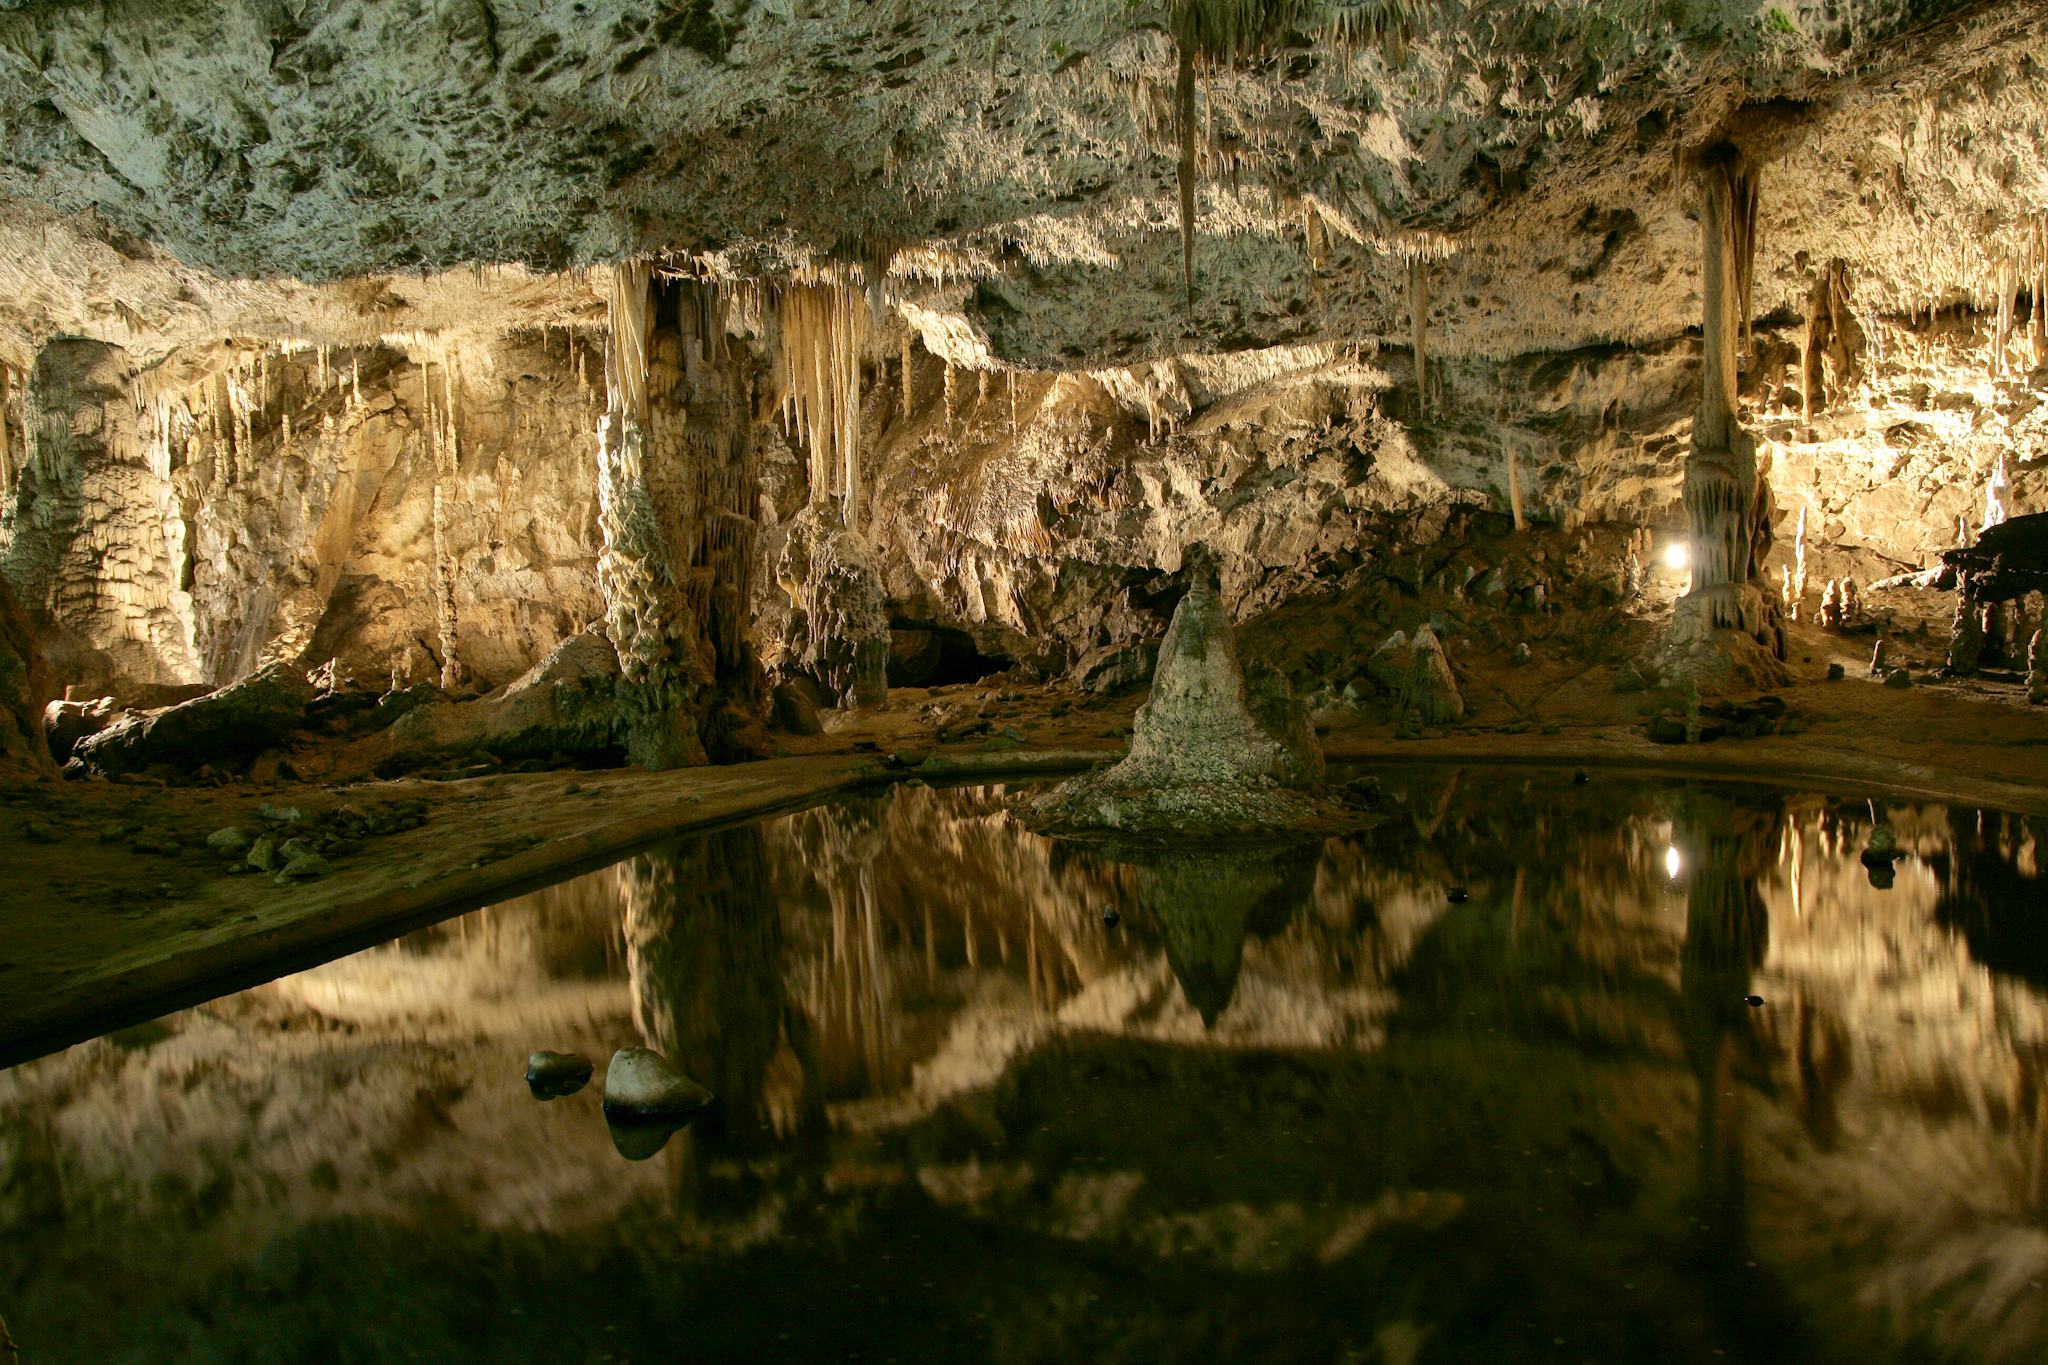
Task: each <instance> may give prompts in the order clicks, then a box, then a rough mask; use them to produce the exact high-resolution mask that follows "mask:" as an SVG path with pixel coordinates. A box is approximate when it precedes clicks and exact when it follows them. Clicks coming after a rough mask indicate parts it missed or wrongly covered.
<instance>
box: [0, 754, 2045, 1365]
mask: <svg viewBox="0 0 2048 1365" xmlns="http://www.w3.org/2000/svg"><path fill="white" fill-rule="evenodd" d="M1385 780H1386V785H1387V800H1386V806H1385V810H1384V812H1383V816H1384V818H1383V819H1382V820H1381V821H1380V823H1379V824H1378V825H1377V826H1376V827H1374V828H1372V829H1368V830H1365V831H1363V832H1361V833H1359V834H1356V835H1354V836H1347V837H1345V838H1341V839H1333V840H1329V841H1327V842H1324V843H1320V844H1308V845H1291V846H1290V845H1276V846H1272V847H1266V848H1199V849H1190V848H1179V849H1173V848H1129V847H1123V848H1101V847H1092V846H1080V845H1070V844H1054V843H1052V842H1050V841H1047V840H1044V839H1040V838H1037V837H1035V836H1032V835H1029V834H1027V833H1024V832H1022V831H1020V830H1019V829H1018V828H1017V827H1016V826H1015V825H1014V824H1013V823H1012V822H1011V821H1010V820H1009V818H1008V817H1007V815H1006V813H1005V809H1004V801H1003V795H1002V793H1000V792H999V791H993V790H987V789H970V790H961V791H952V792H934V791H930V790H924V789H914V788H905V789H898V790H896V791H894V792H889V793H883V794H879V795H868V796H862V797H859V798H857V799H853V800H849V801H845V802H841V803H838V804H835V805H831V806H825V807H820V808H817V809H814V810H810V811H805V812H801V813H799V814H796V815H793V816H789V817H785V818H782V819H778V820H773V821H769V822H765V823H763V824H761V825H757V826H754V827H750V828H745V829H740V830H734V831H729V832H726V833H721V834H714V835H709V836H705V837H702V838H698V839H693V840H690V841H687V842H685V843H682V844H679V845H677V846H675V847H673V848H671V849H666V850H662V851H659V852H656V853H651V854H646V855H642V856H640V857H637V858H634V859H632V860H629V861H628V862H626V863H623V864H621V865H619V866H618V867H616V868H613V869H610V870H608V871H606V872H603V873H599V874H594V875H592V876H590V877H586V878H582V879H579V880H578V881H576V882H573V883H567V884H565V885H563V886H561V887H557V888H553V889H551V890H549V891H547V892H542V893H538V894H537V895H535V896H531V897H525V898H522V899H521V900H520V901H518V902H514V903H510V904H507V905H505V906H500V907H495V908H493V909H492V910H489V911H483V912H479V913H478V914H476V915H473V916H468V917H465V918H464V919H463V920H461V921H455V922H451V923H450V924H447V925H443V926H438V927H436V928H435V929H433V930H429V931H426V932H424V933H422V934H420V935H414V936H412V937H411V938H409V939H408V940H405V941H402V942H400V943H396V944H392V945H387V946H386V947H384V948H380V949H374V950H371V951H369V952H366V953H363V954H358V955H357V956H355V957H352V958H348V959H344V960H342V961H339V962H336V963H332V964H329V965H328V966H326V967H322V968H319V969H316V970H315V971H312V972H307V973H303V974H300V975H298V976H294V977H287V978H283V979H280V980H279V981H277V982H274V983H271V984H270V985H268V986H264V987H260V988H258V989H256V990H253V991H248V992H244V993H242V994H240V995H236V996H230V997H224V998H223V999H221V1000H218V1001H215V1002H213V1003H212V1004H210V1005H208V1006H205V1007H202V1008H200V1009H197V1010H192V1011H187V1012H185V1013H183V1014H180V1015H174V1016H169V1017H167V1018H166V1019H165V1020H163V1021H161V1023H160V1024H159V1025H158V1026H156V1027H155V1028H153V1029H152V1030H150V1031H149V1032H148V1033H147V1034H146V1035H142V1034H137V1035H135V1036H132V1037H127V1038H124V1039H121V1040H113V1039H108V1040H100V1041H97V1042H94V1043H90V1044H85V1045H82V1046H80V1047H78V1048H73V1049H71V1050H70V1051H68V1052H66V1053H63V1054H60V1055H58V1056H55V1057H51V1058H46V1059H43V1060H42V1061H39V1062H36V1063H32V1064H30V1065H28V1066H24V1067H20V1068H16V1069H15V1070H13V1071H10V1072H6V1073H0V1228H4V1229H5V1232H6V1236H5V1237H4V1238H0V1313H4V1314H5V1316H6V1318H7V1320H8V1321H9V1322H10V1324H12V1326H13V1329H14V1333H15V1336H16V1337H17V1339H19V1340H20V1341H21V1342H22V1344H23V1349H24V1352H25V1353H26V1355H25V1358H27V1359H30V1360H33V1361H46V1360H48V1361H56V1360H92V1361H106V1362H116V1361H129V1360H135V1361H140V1360H145V1359H147V1360H164V1359H208V1360H224V1361H233V1360H248V1361H301V1360H303V1361H316V1360H317V1361H386V1360H411V1359H433V1360H492V1361H580V1360H592V1361H597V1360H607V1359H609V1360H665V1359H671V1358H674V1357H675V1356H676V1355H677V1354H678V1353H686V1354H689V1355H691V1356H704V1357H710V1358H737V1357H746V1358H754V1359H783V1360H821V1359H852V1358H859V1359H885V1358H889V1357H895V1358H897V1359H903V1360H911V1359H990V1360H1002V1361H1040V1360H1044V1361H1051V1360H1066V1359H1071V1358H1074V1357H1076V1356H1087V1357H1089V1358H1106V1359H1110V1360H1124V1359H1129V1360H1146V1361H1156V1360H1160V1359H1216V1360H1239V1359H1245V1360H1280V1361H1291V1360H1303V1361H1329V1360H1361V1361H1386V1362H1415V1361H1439V1360H1440V1361H1465V1360H1475V1359H1486V1360H1489V1361H1493V1360H1499V1361H1510V1362H1512V1361H1555V1360H1574V1361H1576V1360H1610V1361H1636V1360H1659V1361H1694V1360H1697V1361H1702V1362H1705V1361H1716V1360H1725V1359H1740V1360H1747V1361H1752V1362H1756V1361H1780V1360H1782V1361H1832V1360H1842V1361H1859V1362H1860V1361H1889V1360H1899V1361H1906V1360H1956V1361H1962V1360H2000V1359H2024V1358H2037V1357H2038V1355H2039V1351H2038V1350H2037V1349H2036V1348H2038V1347H2039V1346H2041V1345H2042V1344H2043V1343H2044V1341H2048V1294H2044V1292H2043V1291H2042V1290H2041V1289H2040V1288H2039V1282H2041V1281H2043V1280H2044V1279H2048V1108H2044V1106H2048V1100H2044V1098H2043V1097H2044V1095H2048V1085H2044V1084H2043V1076H2042V1074H2041V1073H2042V1059H2043V1058H2044V1057H2048V1001H2044V999H2043V996H2042V993H2041V988H2042V984H2043V983H2042V980H2041V977H2040V975H2039V968H2040V964H2041V962H2042V961H2043V954H2044V952H2048V939H2044V935H2043V926H2042V924H2041V922H2040V919H2039V913H2038V906H2039V904H2040V895H2039V890H2040V882H2039V878H2040V865H2039V854H2040V847H2039V843H2038V840H2037V836H2036V832H2035V830H2034V829H2033V828H2032V827H2031V826H2030V825H2028V824H2026V823H2025V822H2022V821H2018V820H2014V819H2011V818H2009V817H2003V816H1998V815H1994V814H1983V815H1980V814H1978V813H1976V812H1951V811H1947V810H1943V809H1941V808H1938V807H1899V808H1894V809H1891V810H1889V811H1885V812H1878V811H1877V810H1875V809H1874V808H1872V807H1870V806H1869V805H1867V804H1866V803H1863V802H1859V801H1848V800H1839V799H1830V798H1823V797H1818V796H1805V795H1799V794H1790V795H1788V794H1784V793H1779V792H1773V791H1765V790H1750V789H1742V788H1732V787H1698V786H1694V787H1685V786H1669V785H1664V786H1659V785H1652V784H1648V783H1641V784H1637V783H1623V782H1615V783H1609V784H1605V785H1603V786H1601V787H1599V788H1597V789H1594V790H1584V789H1574V788H1572V787H1571V786H1570V785H1569V784H1567V783H1564V782H1561V781H1554V780H1552V779H1550V778H1548V777H1544V776H1540V775H1530V774H1515V775H1512V776H1485V775H1475V774H1470V773H1466V774H1459V773H1454V772H1448V771H1446V772H1429V771H1425V770H1419V769H1418V770H1408V771H1403V772H1400V773H1397V774H1390V775H1388V776H1387V777H1386V779H1385ZM1880 814H1882V816H1883V824H1884V828H1885V830H1886V834H1885V836H1884V838H1885V839H1886V840H1887V841H1890V842H1891V843H1895V845H1896V853H1895V855H1894V856H1892V857H1889V858H1888V859H1887V860H1886V870H1887V872H1888V873H1889V874H1890V876H1889V877H1888V878H1887V879H1886V880H1888V881H1889V882H1890V885H1888V886H1885V887H1882V888H1880V887H1879V886H1878V885H1876V884H1875V883H1874V880H1873V879H1872V878H1871V877H1870V876H1869V875H1868V869H1867V867H1866V866H1865V864H1864V862H1863V861H1862V855H1863V854H1864V852H1865V850H1866V849H1867V848H1869V847H1870V845H1871V842H1872V839H1873V834H1874V831H1875V830H1876V828H1877V826H1878V817H1879V815H1880ZM1452 888H1457V889H1459V890H1461V891H1462V892H1463V893H1464V895H1463V896H1462V897H1461V898H1460V899H1457V900H1455V901H1454V900H1453V898H1452V897H1451V896H1450V894H1449V892H1450V891H1451V889H1452ZM2030 898H2031V899H2030ZM1105 911H1114V912H1116V913H1115V914H1114V915H1110V916H1106V915H1105V914H1104V912H1105ZM544 1046H545V1047H567V1048H573V1049H576V1050H580V1051H583V1052H585V1053H586V1055H589V1056H591V1057H592V1058H593V1060H595V1061H596V1062H597V1064H598V1067H599V1070H600V1078H599V1080H597V1081H595V1082H593V1083H592V1085H591V1086H590V1087H589V1088H588V1089H586V1090H585V1091H583V1092H580V1093H579V1094H576V1095H572V1096H570V1097H568V1098H565V1099H559V1100H555V1101H553V1102H550V1103H547V1104H542V1103H538V1102H536V1101H535V1100H533V1099H532V1098H531V1097H530V1096H529V1095H528V1094H527V1092H526V1086H525V1085H524V1082H523V1078H522V1074H521V1068H522V1067H523V1064H524V1057H525V1055H526V1053H527V1052H528V1051H530V1050H531V1049H533V1048H535V1047H544ZM622 1046H646V1047H651V1048H654V1049H655V1050H657V1051H660V1052H661V1053H663V1054H664V1055H665V1056H667V1057H669V1058H670V1059H672V1060H673V1061H674V1062H675V1063H676V1064H677V1065H679V1066H680V1067H682V1068H683V1069H684V1070H686V1071H687V1072H688V1073H689V1074H690V1075H691V1076H692V1077H693V1078H695V1079H696V1080H698V1081H700V1082H702V1083H703V1084H704V1085H706V1086H708V1087H709V1088H710V1089H711V1090H712V1091H713V1092H714V1093H715V1094H716V1096H717V1101H716V1103H715V1104H714V1106H713V1107H712V1108H711V1109H710V1110H708V1111H707V1112H705V1113H704V1114H703V1115H702V1116H700V1117H699V1118H697V1119H696V1120H695V1121H694V1122H692V1123H691V1124H690V1125H688V1126H687V1127H684V1128H682V1129H681V1130H680V1131H679V1132H675V1133H673V1134H672V1135H671V1134H670V1133H667V1132H654V1133H649V1132H637V1133H629V1134H628V1135H627V1142H626V1146H628V1147H630V1148H631V1150H630V1151H626V1150H625V1148H619V1149H615V1147H614V1134H612V1133H611V1132H609V1131H607V1129H606V1127H605V1124H604V1122H603V1119H602V1117H601V1115H600V1112H599V1107H598V1095H599V1092H600V1091H601V1088H602V1080H601V1072H602V1068H603V1064H604V1061H605V1059H606V1058H607V1057H609V1055H610V1052H611V1050H612V1049H613V1048H616V1047H622ZM622 1152H624V1154H625V1155H627V1156H630V1157H632V1158H634V1159H633V1160H630V1161H629V1160H622V1159H621V1153H622ZM110 1302H111V1303H118V1304H119V1305H120V1308H121V1311H119V1312H109V1311H107V1305H108V1304H109V1303H110Z"/></svg>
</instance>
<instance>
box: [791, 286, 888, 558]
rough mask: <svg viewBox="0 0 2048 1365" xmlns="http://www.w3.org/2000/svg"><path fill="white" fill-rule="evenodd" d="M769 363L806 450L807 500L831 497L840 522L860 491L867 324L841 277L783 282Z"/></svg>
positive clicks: (861, 305)
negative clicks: (778, 331)
mask: <svg viewBox="0 0 2048 1365" xmlns="http://www.w3.org/2000/svg"><path fill="white" fill-rule="evenodd" d="M780 292H781V299H780V310H779V311H780V315H781V322H782V344H781V347H780V348H779V354H778V356H777V365H776V379H777V388H778V389H779V390H780V392H781V395H782V414H783V420H784V422H785V423H786V424H787V426H788V427H789V429H790V431H791V432H792V433H793V434H795V435H798V436H800V437H801V438H802V440H803V442H804V444H805V446H806V447H807V448H808V450H809V451H810V471H811V501H812V502H814V503H817V502H822V501H823V500H825V499H826V498H828V497H830V498H835V499H837V500H838V501H839V502H840V504H841V510H842V513H843V515H844V517H845V521H846V525H847V526H848V527H852V526H854V525H855V523H856V521H857V516H856V508H857V504H858V502H859V492H860V378H861V361H862V358H863V356H864V355H865V354H866V351H867V345H868V336H869V332H870V329H871V326H872V317H871V308H870V306H869V303H868V301H867V300H866V299H865V298H864V297H863V295H862V294H861V293H860V292H859V291H856V290H854V289H852V288H850V287H848V286H846V285H833V284H794V285H787V286H784V287H783V289H782V290H781V291H780Z"/></svg>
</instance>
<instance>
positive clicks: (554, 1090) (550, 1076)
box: [526, 1050, 593, 1100]
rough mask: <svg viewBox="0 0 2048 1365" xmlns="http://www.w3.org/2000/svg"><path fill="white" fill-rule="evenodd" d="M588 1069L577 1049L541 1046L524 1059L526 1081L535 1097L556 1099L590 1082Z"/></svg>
mask: <svg viewBox="0 0 2048 1365" xmlns="http://www.w3.org/2000/svg"><path fill="white" fill-rule="evenodd" d="M592 1070H593V1068H592V1067H591V1065H590V1059H589V1058H588V1057H585V1056H584V1055H583V1054H582V1053H580V1052H548V1051H546V1050H543V1051H540V1052H536V1053H533V1054H532V1055H531V1056H529V1057H528V1058H527V1059H526V1085H527V1088H528V1089H529V1090H531V1091H533V1097H534V1098H535V1099H537V1100H558V1099H561V1098H563V1097H564V1096H567V1095H573V1094H575V1093H576V1092H577V1091H579V1090H581V1089H582V1088H583V1087H584V1086H586V1085H588V1084H590V1073H591V1071H592Z"/></svg>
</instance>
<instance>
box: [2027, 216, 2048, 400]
mask: <svg viewBox="0 0 2048 1365" xmlns="http://www.w3.org/2000/svg"><path fill="white" fill-rule="evenodd" d="M2031 236H2032V241H2033V247H2034V270H2033V277H2032V279H2031V280H2030V281H2029V282H2028V288H2029V290H2030V291H2031V292H2032V294H2033V296H2034V299H2033V303H2034V307H2033V315H2034V317H2033V321H2034V326H2033V343H2034V364H2035V366H2036V367H2037V368H2038V367H2040V366H2042V365H2048V216H2043V217H2040V218H2036V219H2035V220H2034V225H2033V233H2032V234H2031Z"/></svg>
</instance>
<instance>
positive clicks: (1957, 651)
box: [1947, 570, 1984, 677]
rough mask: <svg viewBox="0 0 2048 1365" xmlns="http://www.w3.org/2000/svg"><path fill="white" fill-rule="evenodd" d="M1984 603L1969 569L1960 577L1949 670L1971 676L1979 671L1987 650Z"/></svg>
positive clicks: (1955, 674) (1957, 587) (1957, 583)
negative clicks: (1981, 601) (1985, 649)
mask: <svg viewBox="0 0 2048 1365" xmlns="http://www.w3.org/2000/svg"><path fill="white" fill-rule="evenodd" d="M1982 606H1983V604H1982V603H1980V602H1979V601H1978V600H1977V592H1976V584H1975V583H1974V582H1972V581H1971V577H1970V574H1969V572H1968V571H1967V570H1965V571H1964V572H1963V573H1961V574H1958V575H1957V577H1956V615H1955V623H1954V625H1953V627H1952V629H1951V633H1950V637H1949V645H1948V668H1947V671H1948V672H1949V673H1950V674H1951V675H1953V676H1956V677H1967V676H1969V675H1970V674H1972V673H1975V672H1976V671H1977V663H1978V660H1979V659H1980V658H1982V656H1983V653H1984V613H1983V611H1982Z"/></svg>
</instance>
